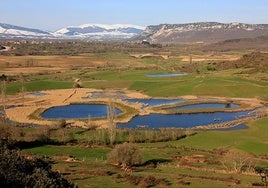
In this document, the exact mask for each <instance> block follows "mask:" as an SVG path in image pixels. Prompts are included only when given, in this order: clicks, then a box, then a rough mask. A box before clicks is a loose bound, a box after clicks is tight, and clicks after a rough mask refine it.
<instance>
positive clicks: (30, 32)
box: [0, 23, 145, 40]
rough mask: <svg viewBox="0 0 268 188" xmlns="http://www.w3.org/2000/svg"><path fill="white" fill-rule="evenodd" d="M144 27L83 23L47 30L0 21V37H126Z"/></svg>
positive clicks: (137, 32)
mask: <svg viewBox="0 0 268 188" xmlns="http://www.w3.org/2000/svg"><path fill="white" fill-rule="evenodd" d="M144 29H145V27H143V26H137V25H131V24H114V25H105V24H84V25H80V26H70V27H66V28H62V29H60V30H58V31H56V32H47V31H42V30H40V29H32V28H26V27H21V26H15V25H10V24H5V23H0V38H51V39H89V40H90V39H92V40H107V39H128V38H131V37H133V36H135V35H137V34H140V33H141V32H142V31H143V30H144Z"/></svg>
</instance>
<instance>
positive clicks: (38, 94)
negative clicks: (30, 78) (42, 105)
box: [28, 92, 46, 97]
mask: <svg viewBox="0 0 268 188" xmlns="http://www.w3.org/2000/svg"><path fill="white" fill-rule="evenodd" d="M28 95H31V96H36V97H41V96H44V95H46V94H45V93H41V92H32V93H29V94H28Z"/></svg>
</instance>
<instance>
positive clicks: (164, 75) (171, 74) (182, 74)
mask: <svg viewBox="0 0 268 188" xmlns="http://www.w3.org/2000/svg"><path fill="white" fill-rule="evenodd" d="M185 75H187V74H186V73H163V74H146V76H147V77H173V76H185Z"/></svg>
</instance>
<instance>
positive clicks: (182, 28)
mask: <svg viewBox="0 0 268 188" xmlns="http://www.w3.org/2000/svg"><path fill="white" fill-rule="evenodd" d="M264 35H268V24H244V23H228V24H225V23H218V22H199V23H187V24H161V25H154V26H148V27H146V29H145V30H144V31H143V32H142V33H141V34H140V35H137V36H135V37H134V38H133V40H147V41H149V42H153V43H189V42H190V43H192V42H197V43H198V42H199V43H207V42H208V43H210V42H217V41H222V40H228V39H235V38H249V37H257V36H264Z"/></svg>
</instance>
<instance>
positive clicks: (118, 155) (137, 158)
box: [108, 143, 142, 168]
mask: <svg viewBox="0 0 268 188" xmlns="http://www.w3.org/2000/svg"><path fill="white" fill-rule="evenodd" d="M108 160H109V161H110V162H112V163H118V164H119V165H121V166H122V167H123V168H125V167H127V166H133V165H139V164H142V157H141V155H140V152H139V150H138V147H136V146H135V145H133V144H129V143H123V144H119V145H116V146H115V148H114V149H113V150H112V151H111V152H110V153H109V154H108Z"/></svg>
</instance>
